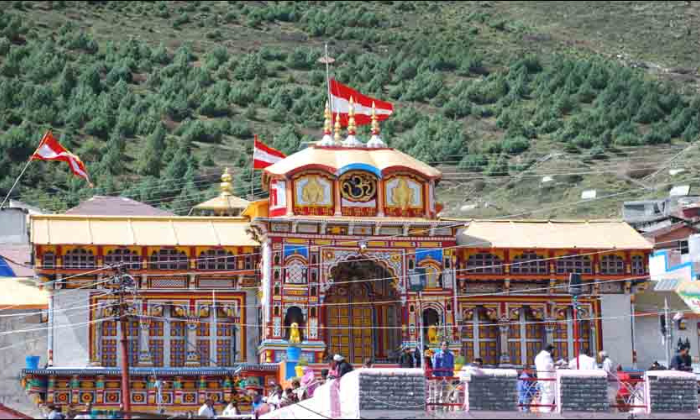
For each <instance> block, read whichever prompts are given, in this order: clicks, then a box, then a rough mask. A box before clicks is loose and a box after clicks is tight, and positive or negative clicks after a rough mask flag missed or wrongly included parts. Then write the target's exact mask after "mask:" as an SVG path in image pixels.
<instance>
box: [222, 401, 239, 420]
mask: <svg viewBox="0 0 700 420" xmlns="http://www.w3.org/2000/svg"><path fill="white" fill-rule="evenodd" d="M240 414H241V411H240V410H239V409H238V403H237V402H235V401H233V400H232V401H231V402H229V403H228V405H227V406H226V408H225V409H224V412H223V413H222V416H224V417H234V416H238V415H240Z"/></svg>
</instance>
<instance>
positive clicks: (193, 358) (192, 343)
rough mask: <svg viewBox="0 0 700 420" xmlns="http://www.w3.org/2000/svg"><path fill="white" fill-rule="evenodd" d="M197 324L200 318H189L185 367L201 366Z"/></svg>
mask: <svg viewBox="0 0 700 420" xmlns="http://www.w3.org/2000/svg"><path fill="white" fill-rule="evenodd" d="M197 325H199V319H198V318H196V317H192V318H190V319H188V320H187V361H186V362H185V367H199V366H200V364H201V363H200V357H199V351H197Z"/></svg>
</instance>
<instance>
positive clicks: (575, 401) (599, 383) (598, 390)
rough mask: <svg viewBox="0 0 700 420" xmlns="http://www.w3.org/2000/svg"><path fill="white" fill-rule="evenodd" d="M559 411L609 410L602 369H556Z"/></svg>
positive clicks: (606, 384)
mask: <svg viewBox="0 0 700 420" xmlns="http://www.w3.org/2000/svg"><path fill="white" fill-rule="evenodd" d="M557 390H558V401H559V412H564V413H565V412H594V413H603V412H608V411H610V403H609V401H608V378H607V374H606V373H605V372H604V371H596V370H593V371H586V370H581V371H578V370H559V371H557Z"/></svg>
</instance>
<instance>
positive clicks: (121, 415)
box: [109, 404, 124, 419]
mask: <svg viewBox="0 0 700 420" xmlns="http://www.w3.org/2000/svg"><path fill="white" fill-rule="evenodd" d="M109 418H110V419H123V418H124V404H119V410H117V411H113V412H112V415H111V416H110V417H109Z"/></svg>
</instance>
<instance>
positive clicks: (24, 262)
mask: <svg viewBox="0 0 700 420" xmlns="http://www.w3.org/2000/svg"><path fill="white" fill-rule="evenodd" d="M30 214H40V211H39V210H38V209H35V208H33V207H30V206H27V205H25V204H23V203H20V202H18V201H14V200H11V201H10V206H9V207H8V208H4V209H3V210H0V288H2V294H0V308H1V310H2V316H1V317H0V331H2V332H3V335H2V336H0V348H1V349H2V351H0V354H1V356H0V383H2V384H3V386H2V389H0V402H2V403H3V404H5V405H7V406H11V407H12V408H14V409H17V410H21V411H23V412H27V413H32V414H39V413H38V410H37V407H36V405H34V404H32V402H31V401H30V400H29V399H28V398H27V395H26V393H25V392H24V389H23V388H22V386H21V384H20V383H19V381H18V380H17V378H18V375H19V372H20V369H21V368H22V367H23V366H24V365H25V359H26V356H29V355H34V356H39V357H41V359H42V360H43V362H44V364H45V363H46V362H47V346H46V331H43V330H42V328H45V327H46V326H47V323H46V321H47V316H46V311H47V309H48V303H49V302H48V294H47V293H46V292H45V291H43V290H40V289H39V288H38V287H37V285H36V281H35V278H34V275H35V273H34V269H33V268H32V247H31V245H30V244H29V229H28V219H29V215H30ZM20 331H21V332H20ZM18 344H20V345H18ZM8 409H9V408H8ZM0 413H3V407H0ZM5 415H10V411H8V412H7V413H3V416H5ZM17 418H20V417H17Z"/></svg>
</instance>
